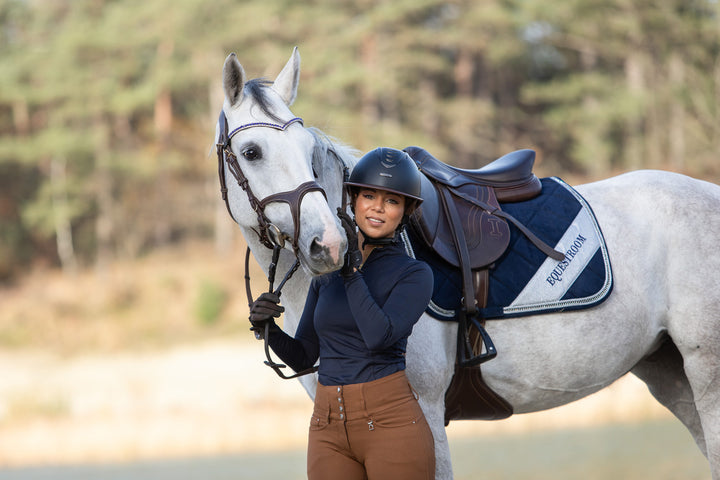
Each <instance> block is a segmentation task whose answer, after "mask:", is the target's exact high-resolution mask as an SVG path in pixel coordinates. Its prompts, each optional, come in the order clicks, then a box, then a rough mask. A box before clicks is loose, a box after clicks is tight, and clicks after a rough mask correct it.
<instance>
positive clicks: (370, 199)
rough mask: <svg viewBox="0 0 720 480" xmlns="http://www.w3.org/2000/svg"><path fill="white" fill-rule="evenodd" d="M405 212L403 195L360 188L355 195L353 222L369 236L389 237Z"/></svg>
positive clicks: (392, 234) (393, 233)
mask: <svg viewBox="0 0 720 480" xmlns="http://www.w3.org/2000/svg"><path fill="white" fill-rule="evenodd" d="M404 213H405V197H404V196H403V195H398V194H396V193H391V192H388V191H385V190H374V189H371V188H361V189H360V190H358V194H357V197H355V222H356V223H357V224H358V227H360V230H362V231H363V232H364V233H365V234H367V236H369V237H371V238H391V237H393V236H394V235H395V230H396V229H397V227H398V226H399V225H400V222H401V221H402V218H403V214H404Z"/></svg>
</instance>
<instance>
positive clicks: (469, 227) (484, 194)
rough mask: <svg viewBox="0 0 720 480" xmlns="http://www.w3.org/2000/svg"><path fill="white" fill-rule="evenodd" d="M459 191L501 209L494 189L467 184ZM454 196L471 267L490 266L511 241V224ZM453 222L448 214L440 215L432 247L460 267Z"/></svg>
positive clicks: (454, 205)
mask: <svg viewBox="0 0 720 480" xmlns="http://www.w3.org/2000/svg"><path fill="white" fill-rule="evenodd" d="M457 190H459V191H461V192H462V193H463V194H465V195H467V196H470V197H472V198H475V199H477V200H479V201H481V202H483V203H485V204H488V205H491V206H493V207H497V208H498V209H499V208H500V205H499V203H498V201H497V198H495V193H494V191H493V189H492V188H488V187H483V186H482V185H473V184H467V185H463V186H462V187H460V188H458V189H457ZM452 198H453V199H454V201H453V207H454V208H455V209H456V210H457V212H458V216H459V218H460V221H461V225H460V227H461V228H462V230H463V233H464V235H465V243H466V246H467V250H468V254H469V257H470V268H471V269H476V268H481V267H485V266H487V265H490V264H491V263H492V262H494V261H495V260H497V259H498V258H500V256H501V255H502V254H503V253H504V252H505V250H506V249H507V247H508V245H509V244H510V227H509V225H508V223H507V222H506V221H505V220H504V219H502V218H499V217H496V216H495V215H492V214H490V213H489V212H487V211H486V210H484V209H482V208H480V207H479V206H477V205H474V204H472V203H470V202H467V201H465V200H463V199H460V198H457V197H455V196H452ZM449 222H450V219H449V218H448V217H447V216H446V215H440V217H439V219H438V229H437V234H436V235H435V238H434V239H433V242H432V244H431V246H432V248H433V250H434V251H435V252H437V254H438V255H440V256H441V257H442V258H443V259H444V260H445V261H446V262H448V263H450V264H452V265H455V266H458V267H459V266H460V257H459V256H458V252H457V248H456V247H455V239H454V237H453V234H452V229H451V228H450V223H449Z"/></svg>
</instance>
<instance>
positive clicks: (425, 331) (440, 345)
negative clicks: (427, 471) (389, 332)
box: [407, 314, 457, 480]
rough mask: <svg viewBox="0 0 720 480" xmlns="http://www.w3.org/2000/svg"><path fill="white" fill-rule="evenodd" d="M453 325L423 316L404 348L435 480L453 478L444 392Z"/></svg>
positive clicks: (453, 342) (449, 374)
mask: <svg viewBox="0 0 720 480" xmlns="http://www.w3.org/2000/svg"><path fill="white" fill-rule="evenodd" d="M456 336H457V323H455V322H440V321H438V320H435V319H434V318H432V317H430V316H429V315H428V314H423V316H422V317H420V320H419V321H418V323H417V324H415V328H413V333H412V335H410V338H409V339H408V346H407V376H408V380H410V384H411V385H412V386H413V388H414V389H415V390H416V391H417V393H418V395H419V397H420V398H419V402H420V407H422V409H423V412H424V413H425V418H426V419H427V422H428V424H429V425H430V429H431V430H432V433H433V438H434V440H435V479H436V480H446V479H451V478H452V477H453V473H452V463H451V461H450V446H449V444H448V439H447V434H446V432H445V391H446V390H447V388H448V386H449V385H450V381H451V380H452V376H453V372H454V365H455V351H456V348H457V344H456Z"/></svg>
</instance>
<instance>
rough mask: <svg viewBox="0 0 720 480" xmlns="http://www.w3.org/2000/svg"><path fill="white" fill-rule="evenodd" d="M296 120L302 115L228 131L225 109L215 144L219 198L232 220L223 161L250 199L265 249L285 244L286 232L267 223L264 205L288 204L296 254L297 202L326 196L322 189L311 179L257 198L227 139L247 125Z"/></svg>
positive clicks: (281, 127)
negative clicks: (316, 193)
mask: <svg viewBox="0 0 720 480" xmlns="http://www.w3.org/2000/svg"><path fill="white" fill-rule="evenodd" d="M296 122H298V123H300V125H302V123H303V121H302V118H300V117H295V118H291V119H290V120H288V121H287V122H285V123H284V124H282V125H280V124H277V123H270V122H253V123H246V124H243V125H240V126H239V127H237V128H235V129H234V130H233V131H232V132H229V133H228V122H227V118H226V117H225V112H224V111H221V112H220V118H219V119H218V124H219V126H220V136H219V138H218V143H217V145H216V147H217V156H218V175H219V177H220V193H221V194H222V198H223V200H224V201H225V206H226V207H227V210H228V213H229V214H230V216H231V217H232V219H233V220H235V222H237V219H236V218H235V216H234V215H233V213H232V210H231V209H230V203H229V201H228V195H227V192H228V189H227V184H226V182H225V162H227V165H228V169H229V170H230V173H232V174H233V176H234V177H235V180H237V183H238V185H239V186H240V188H242V189H243V190H244V191H245V193H247V196H248V201H249V202H250V206H251V207H252V209H253V210H254V211H255V214H256V215H257V221H258V230H255V229H253V230H254V231H255V233H257V234H258V237H259V238H260V242H261V243H262V244H263V245H265V246H266V247H267V248H273V246H274V245H278V244H279V245H280V246H281V247H283V246H284V244H285V240H286V239H288V238H289V237H288V236H287V234H284V233H282V232H281V231H280V229H279V228H278V227H277V226H275V225H274V224H273V223H272V222H270V220H268V218H267V216H266V215H265V207H267V206H268V204H270V203H273V202H282V203H287V204H288V206H289V207H290V213H291V215H292V219H293V223H294V233H293V237H292V247H293V251H294V252H295V255H297V253H298V249H299V247H298V241H299V238H300V204H301V203H302V200H303V197H304V196H305V195H306V194H308V193H310V192H313V191H319V192H321V193H322V194H323V196H324V197H325V199H327V195H326V194H325V190H323V188H322V187H321V186H320V185H319V184H318V183H317V182H315V181H314V180H311V181H309V182H305V183H303V184H301V185H299V186H298V187H297V188H296V189H294V190H289V191H287V192H280V193H275V194H273V195H270V196H268V197H265V198H263V199H262V200H259V199H258V198H257V197H256V196H255V194H254V193H253V191H252V188H250V184H249V182H248V179H247V177H246V176H245V174H244V173H243V171H242V169H241V168H240V164H239V163H238V160H237V157H236V156H235V154H234V153H233V151H232V148H231V145H230V142H231V140H232V137H233V136H235V134H237V133H238V132H240V131H243V130H247V129H249V128H255V127H266V128H274V129H276V130H281V131H285V130H287V128H288V127H289V126H290V125H292V124H293V123H296Z"/></svg>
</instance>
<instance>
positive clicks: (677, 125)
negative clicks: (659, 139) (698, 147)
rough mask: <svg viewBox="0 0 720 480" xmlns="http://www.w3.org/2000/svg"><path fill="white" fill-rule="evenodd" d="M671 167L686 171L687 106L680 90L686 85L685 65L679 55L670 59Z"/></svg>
mask: <svg viewBox="0 0 720 480" xmlns="http://www.w3.org/2000/svg"><path fill="white" fill-rule="evenodd" d="M669 76H670V85H671V87H672V92H671V94H670V97H669V98H670V119H669V121H670V125H669V127H668V128H669V130H670V135H669V139H668V141H669V142H670V148H669V151H670V165H671V167H672V168H673V169H674V170H676V171H678V172H682V171H683V170H684V169H685V105H684V103H683V101H682V97H681V96H680V89H681V88H682V86H683V85H684V84H685V64H684V63H683V61H682V58H681V57H680V55H678V54H677V53H675V54H673V55H672V56H671V57H670V65H669Z"/></svg>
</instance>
